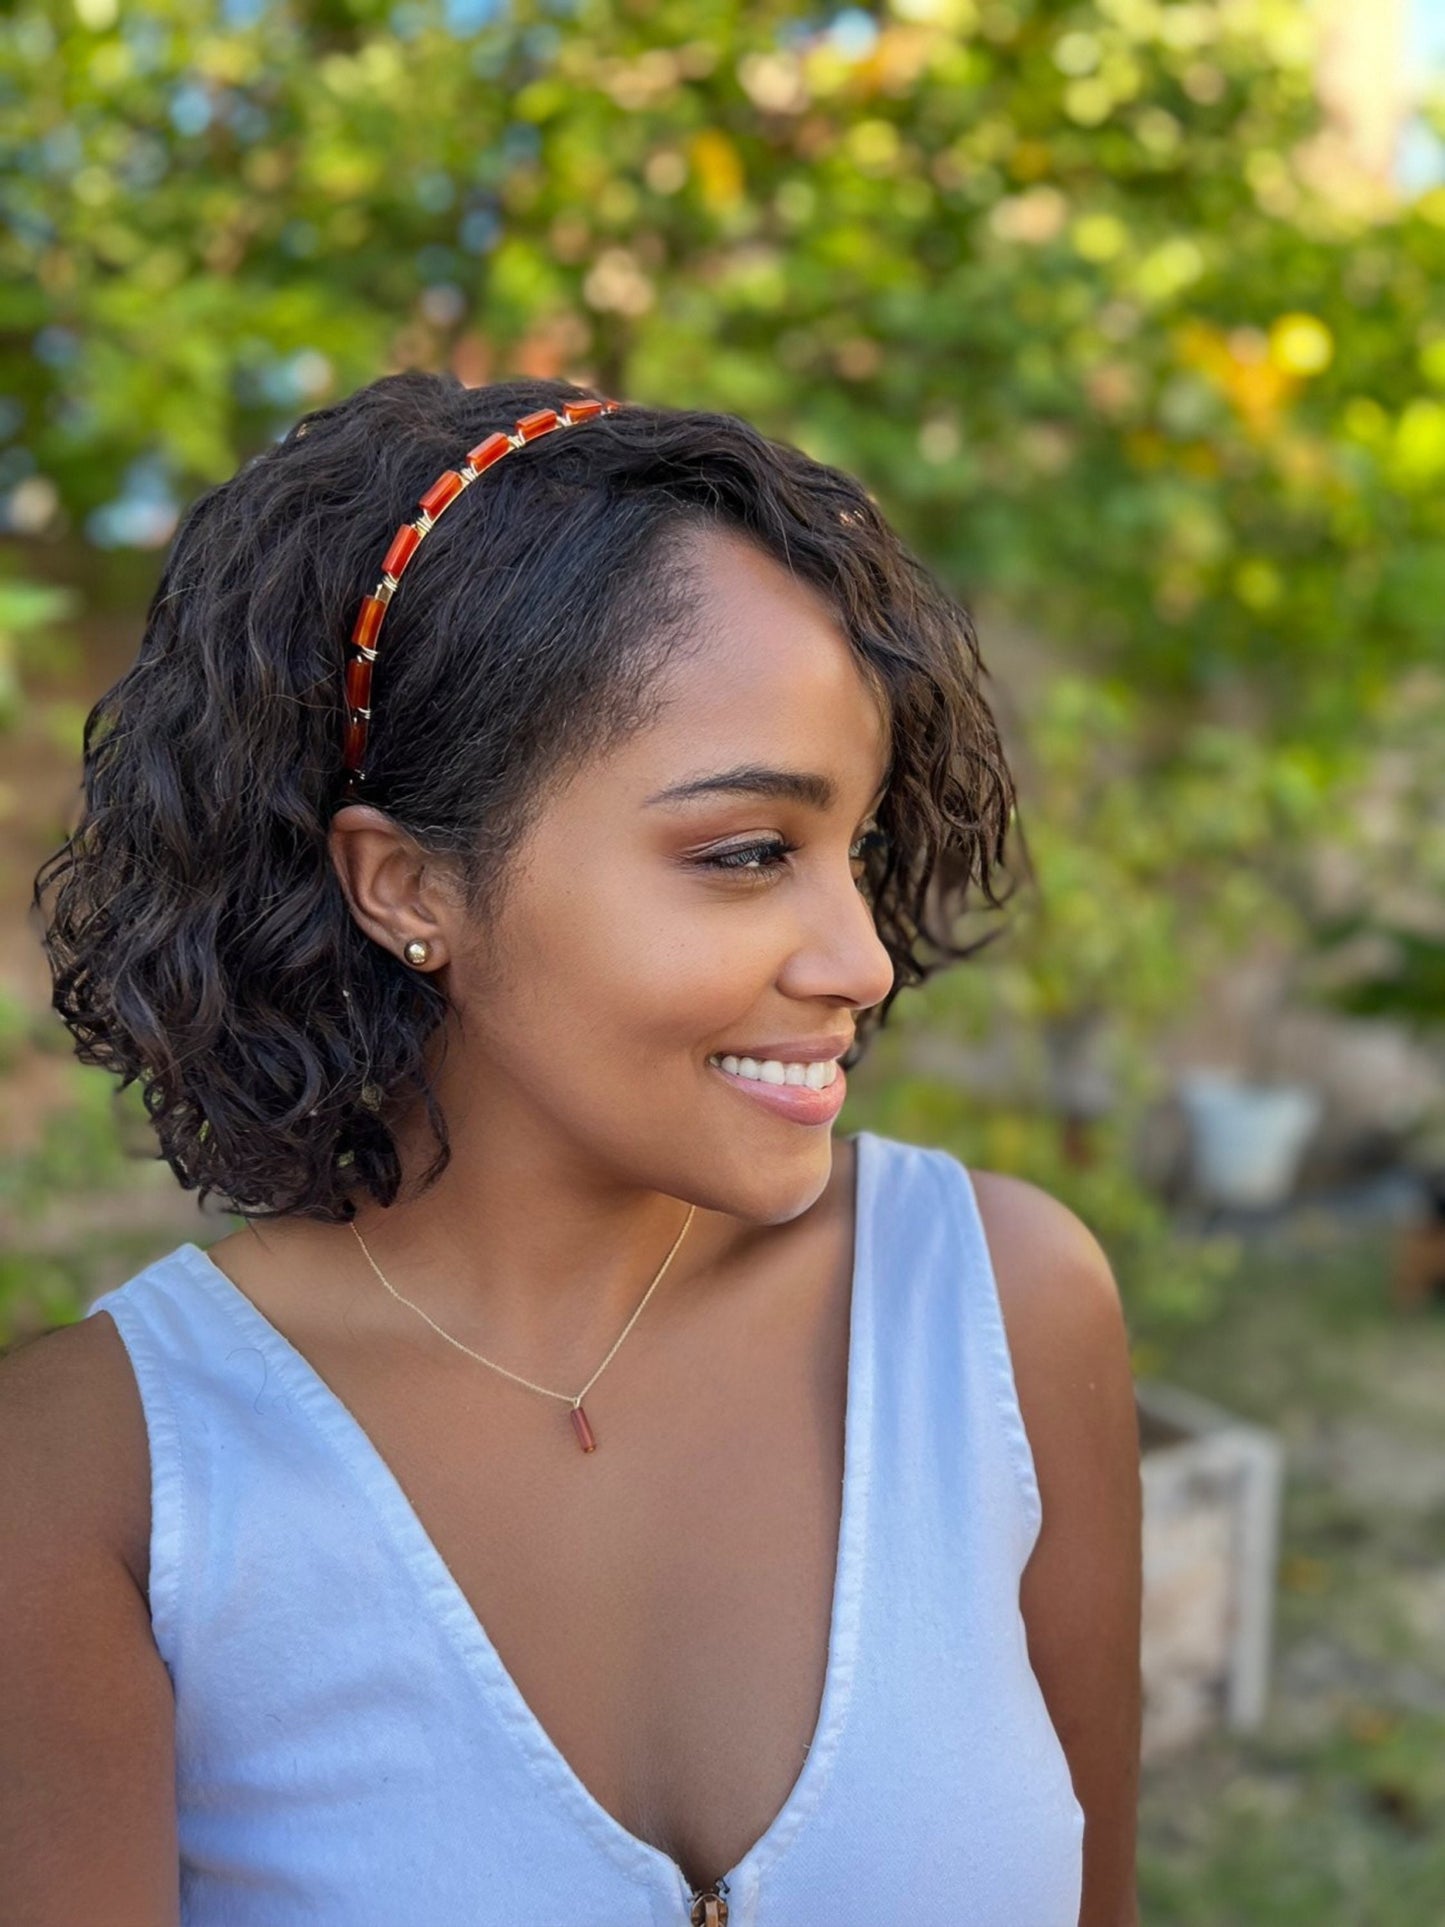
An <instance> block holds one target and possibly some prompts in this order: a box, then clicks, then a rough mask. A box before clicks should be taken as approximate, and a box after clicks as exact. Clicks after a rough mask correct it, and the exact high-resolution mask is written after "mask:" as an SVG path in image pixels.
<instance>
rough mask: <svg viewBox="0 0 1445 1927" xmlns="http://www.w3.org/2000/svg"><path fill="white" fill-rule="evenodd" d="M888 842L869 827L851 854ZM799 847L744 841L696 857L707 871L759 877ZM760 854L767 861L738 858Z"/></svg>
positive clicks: (858, 855) (882, 833) (857, 855)
mask: <svg viewBox="0 0 1445 1927" xmlns="http://www.w3.org/2000/svg"><path fill="white" fill-rule="evenodd" d="M887 841H888V833H887V831H886V830H869V831H867V832H866V834H865V835H863V836H861V837H859V839H858V841H857V842H856V843H855V844H854V845H853V849H852V851H851V852H850V855H852V856H853V858H854V860H855V861H856V860H858V859H859V858H861V856H862V853H863V852H864V851H865V850H869V849H877V848H879V847H881V846H882V845H883V844H885V843H886V842H887ZM801 848H802V845H801V844H798V843H789V842H787V841H786V840H784V841H779V842H772V843H744V844H741V845H739V847H738V848H736V849H733V850H721V851H719V852H718V853H717V854H716V855H714V856H704V857H699V858H698V861H699V862H700V863H701V864H702V865H703V866H704V867H705V868H707V869H710V870H727V871H731V872H733V873H734V874H737V875H741V876H751V877H754V878H759V879H761V878H763V877H766V876H768V875H770V874H771V872H772V871H773V870H775V869H776V868H777V867H778V865H779V864H781V863H784V862H786V861H787V859H788V858H789V857H790V856H792V855H793V854H794V852H795V851H797V850H799V849H801ZM759 855H762V856H766V857H767V858H768V859H769V860H768V862H767V863H765V864H756V865H755V864H754V863H753V862H751V861H739V859H740V858H743V859H751V858H755V857H758V856H759Z"/></svg>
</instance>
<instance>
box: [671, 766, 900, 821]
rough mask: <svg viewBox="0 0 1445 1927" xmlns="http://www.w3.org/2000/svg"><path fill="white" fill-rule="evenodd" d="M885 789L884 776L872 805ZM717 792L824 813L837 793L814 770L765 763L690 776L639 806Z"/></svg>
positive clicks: (672, 803)
mask: <svg viewBox="0 0 1445 1927" xmlns="http://www.w3.org/2000/svg"><path fill="white" fill-rule="evenodd" d="M891 774H892V772H891V770H890V772H889V775H890V776H891ZM887 787H888V777H887V776H885V777H884V779H883V781H882V783H880V784H879V786H878V790H877V792H876V794H875V796H874V799H873V800H874V801H875V802H876V801H877V800H878V797H879V796H881V795H882V794H883V791H884V790H886V789H887ZM718 793H722V794H725V795H731V796H768V797H774V798H781V799H783V800H784V801H785V802H791V803H805V804H807V805H808V806H809V808H811V809H815V810H828V809H831V808H832V806H833V803H834V801H835V799H836V797H837V794H838V790H837V786H836V784H835V783H834V782H833V780H832V778H831V777H828V776H824V775H823V774H822V773H821V771H818V770H806V769H776V768H773V767H772V766H771V765H769V764H767V763H739V764H737V765H736V766H735V767H734V768H732V769H722V770H715V771H713V772H712V773H711V774H709V775H706V776H690V777H688V778H686V779H685V780H684V781H683V782H681V783H673V784H671V785H670V786H669V787H668V788H667V789H665V790H658V791H656V792H655V794H653V795H652V796H649V797H648V798H647V799H646V800H645V802H644V805H643V807H644V808H646V809H650V808H652V807H653V805H655V804H663V805H675V804H678V803H688V802H691V801H692V799H693V798H694V797H695V796H711V795H714V794H718Z"/></svg>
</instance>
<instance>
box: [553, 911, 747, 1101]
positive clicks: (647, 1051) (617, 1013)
mask: <svg viewBox="0 0 1445 1927" xmlns="http://www.w3.org/2000/svg"><path fill="white" fill-rule="evenodd" d="M549 922H550V923H551V926H552V927H551V929H550V931H549V934H548V939H547V952H546V954H548V955H549V956H551V957H553V958H555V959H556V964H555V967H553V968H551V969H549V970H548V971H547V972H546V978H547V984H546V990H545V993H544V994H545V996H546V998H547V1001H548V1002H549V1003H550V1004H551V1005H552V1006H553V1016H552V1021H553V1023H554V1024H558V1025H561V1026H563V1027H564V1028H565V1029H566V1030H567V1031H568V1033H570V1034H571V1035H572V1036H573V1038H574V1039H575V1042H576V1045H577V1047H578V1048H580V1049H582V1050H584V1051H585V1052H586V1054H587V1055H588V1056H589V1057H592V1056H594V1055H596V1054H599V1053H600V1054H604V1055H605V1054H611V1053H615V1052H616V1051H617V1050H619V1049H626V1050H628V1051H629V1052H630V1053H631V1054H632V1061H633V1062H634V1063H636V1064H643V1063H646V1062H648V1061H652V1062H656V1063H659V1064H661V1063H665V1062H667V1061H668V1060H670V1059H671V1058H673V1057H675V1056H676V1054H677V1052H679V1051H682V1052H684V1053H686V1054H687V1055H689V1056H696V1055H697V1054H698V1053H699V1051H703V1050H706V1049H707V1048H710V1046H711V1043H712V1041H713V1040H714V1039H715V1038H716V1037H717V1036H718V1035H719V1033H720V1032H722V1031H725V1030H726V1029H727V1028H728V1027H729V1026H730V1025H733V1024H735V1023H736V1022H737V1021H738V1019H739V1014H740V1013H742V1012H746V1011H748V1010H750V1009H753V1008H755V1007H756V1005H757V1002H758V1000H759V998H760V996H762V995H763V994H764V993H765V991H766V988H767V984H768V982H769V971H770V968H771V967H772V966H771V965H770V961H769V958H768V957H767V956H766V955H764V954H763V952H762V949H761V947H760V943H759V936H760V932H761V920H760V919H759V918H757V917H756V916H755V915H754V916H753V917H748V916H747V915H746V913H745V907H744V906H743V905H742V904H740V903H729V902H726V901H722V900H720V899H719V898H718V897H715V896H710V895H709V893H708V892H707V891H706V890H705V889H697V888H694V889H693V890H692V891H691V892H689V889H688V887H687V885H686V883H685V882H684V883H683V884H682V885H681V886H679V885H678V883H677V882H676V881H675V880H669V881H666V882H664V884H663V885H662V886H661V887H653V888H652V889H651V890H650V891H649V890H647V889H646V888H644V887H641V886H639V884H638V883H637V880H636V879H633V884H632V887H631V888H630V889H619V890H618V891H617V892H616V893H615V894H608V895H605V896H604V895H596V896H594V895H592V894H591V893H588V895H587V898H586V900H585V901H582V900H581V899H580V898H579V897H578V896H574V897H573V898H572V901H571V903H570V904H569V905H568V906H567V908H566V912H565V914H559V915H556V916H554V917H553V918H551V919H549ZM774 961H775V960H774Z"/></svg>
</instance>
